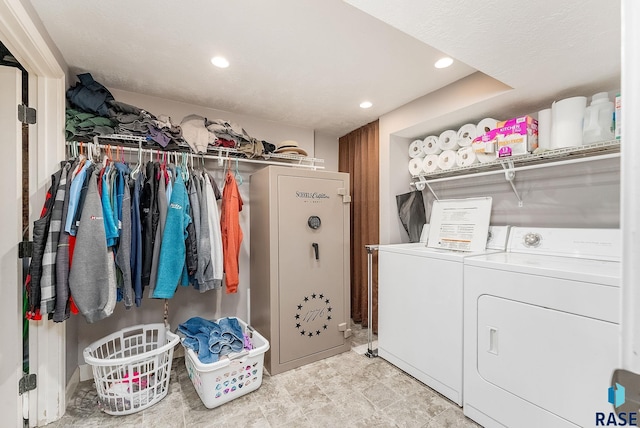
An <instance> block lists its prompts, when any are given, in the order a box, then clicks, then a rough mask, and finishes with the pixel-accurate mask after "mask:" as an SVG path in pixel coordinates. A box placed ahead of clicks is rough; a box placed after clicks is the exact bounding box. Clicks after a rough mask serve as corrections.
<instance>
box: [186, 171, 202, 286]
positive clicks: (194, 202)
mask: <svg viewBox="0 0 640 428" xmlns="http://www.w3.org/2000/svg"><path fill="white" fill-rule="evenodd" d="M197 185H198V183H197V179H196V178H195V174H191V177H190V179H189V191H188V192H189V207H190V208H191V210H190V211H191V224H190V226H189V227H190V228H188V229H187V231H188V233H189V236H191V238H192V239H191V243H192V245H195V248H193V250H192V252H193V253H194V255H195V256H194V257H195V262H196V265H195V269H193V272H190V273H189V276H190V279H191V282H192V283H194V285H196V286H197V279H198V277H199V278H202V272H200V274H198V269H199V266H200V255H199V254H198V246H199V245H200V202H199V201H198V192H197V190H196V186H197ZM191 228H192V229H193V233H192V231H191ZM187 264H189V261H187Z"/></svg>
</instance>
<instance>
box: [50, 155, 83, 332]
mask: <svg viewBox="0 0 640 428" xmlns="http://www.w3.org/2000/svg"><path fill="white" fill-rule="evenodd" d="M77 165H78V161H77V160H76V161H75V162H74V163H73V164H71V167H70V168H69V172H68V173H67V183H66V186H65V193H64V203H63V205H62V219H61V221H60V223H61V224H60V226H61V230H60V238H59V239H58V251H57V252H56V305H55V310H54V312H53V321H54V322H62V321H64V320H66V319H68V318H69V316H70V315H71V309H70V306H71V305H70V304H69V298H70V296H71V293H70V291H69V267H70V266H69V234H68V233H67V232H65V231H64V230H62V229H63V227H64V225H65V224H66V220H67V211H68V208H69V191H70V189H71V180H72V178H73V172H74V170H75V168H76V167H77Z"/></svg>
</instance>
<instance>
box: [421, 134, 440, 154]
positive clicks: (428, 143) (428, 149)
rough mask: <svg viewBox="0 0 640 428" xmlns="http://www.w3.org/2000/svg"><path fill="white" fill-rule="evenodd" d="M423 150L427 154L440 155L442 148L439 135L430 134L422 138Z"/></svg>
mask: <svg viewBox="0 0 640 428" xmlns="http://www.w3.org/2000/svg"><path fill="white" fill-rule="evenodd" d="M422 151H423V152H424V154H425V155H439V154H440V153H441V152H442V149H441V148H440V147H439V146H438V137H436V136H435V135H429V136H428V137H426V138H425V139H424V140H422Z"/></svg>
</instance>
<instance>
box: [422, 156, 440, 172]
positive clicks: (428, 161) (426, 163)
mask: <svg viewBox="0 0 640 428" xmlns="http://www.w3.org/2000/svg"><path fill="white" fill-rule="evenodd" d="M422 170H423V171H424V172H426V173H430V172H436V171H437V170H438V155H427V156H425V157H424V159H422Z"/></svg>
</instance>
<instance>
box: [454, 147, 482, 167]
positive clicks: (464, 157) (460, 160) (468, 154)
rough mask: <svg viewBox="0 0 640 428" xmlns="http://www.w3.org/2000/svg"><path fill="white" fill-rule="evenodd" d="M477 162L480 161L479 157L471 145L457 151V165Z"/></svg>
mask: <svg viewBox="0 0 640 428" xmlns="http://www.w3.org/2000/svg"><path fill="white" fill-rule="evenodd" d="M477 162H479V161H478V157H477V156H476V152H474V151H473V149H472V148H471V147H462V148H461V149H459V150H458V152H457V153H456V165H457V166H469V165H473V164H474V163H477Z"/></svg>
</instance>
